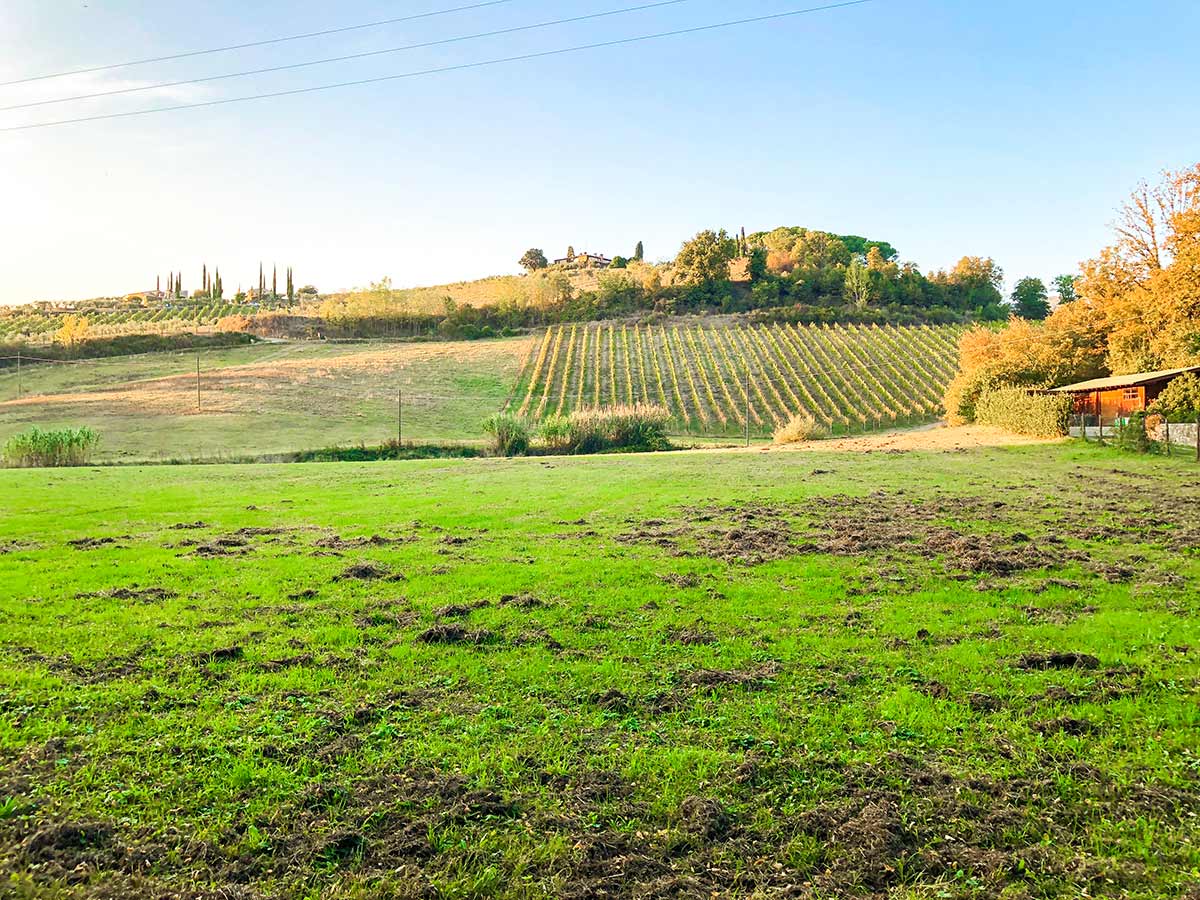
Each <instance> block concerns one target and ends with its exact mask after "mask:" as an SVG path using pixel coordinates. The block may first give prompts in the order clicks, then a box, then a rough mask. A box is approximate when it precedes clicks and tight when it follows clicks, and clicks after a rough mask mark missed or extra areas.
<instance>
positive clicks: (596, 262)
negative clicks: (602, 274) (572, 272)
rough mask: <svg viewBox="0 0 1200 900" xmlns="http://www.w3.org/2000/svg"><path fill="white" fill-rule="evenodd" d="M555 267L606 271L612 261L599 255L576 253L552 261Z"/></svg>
mask: <svg viewBox="0 0 1200 900" xmlns="http://www.w3.org/2000/svg"><path fill="white" fill-rule="evenodd" d="M553 264H554V265H556V266H577V267H578V268H581V269H607V268H608V267H609V266H611V265H612V260H611V259H609V258H608V257H607V256H604V255H603V254H600V253H576V254H575V255H574V256H571V255H567V256H564V257H563V258H562V259H556V260H554V263H553Z"/></svg>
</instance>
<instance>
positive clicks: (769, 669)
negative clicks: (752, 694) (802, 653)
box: [680, 663, 779, 689]
mask: <svg viewBox="0 0 1200 900" xmlns="http://www.w3.org/2000/svg"><path fill="white" fill-rule="evenodd" d="M778 674H779V666H778V665H777V664H775V663H769V664H767V665H764V666H759V667H757V668H754V669H748V670H738V669H695V670H694V671H691V672H688V673H686V674H685V675H683V677H682V678H681V679H680V683H681V684H684V685H686V686H688V687H696V688H714V687H722V686H725V685H735V686H738V687H748V688H753V689H760V688H764V687H767V686H768V685H770V684H771V683H772V682H773V681H774V679H775V677H776V676H777V675H778Z"/></svg>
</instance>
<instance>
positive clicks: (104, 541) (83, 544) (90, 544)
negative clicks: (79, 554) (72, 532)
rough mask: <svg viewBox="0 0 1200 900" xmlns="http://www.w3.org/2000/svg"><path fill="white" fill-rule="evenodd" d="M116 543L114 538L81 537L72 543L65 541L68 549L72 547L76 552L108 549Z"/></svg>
mask: <svg viewBox="0 0 1200 900" xmlns="http://www.w3.org/2000/svg"><path fill="white" fill-rule="evenodd" d="M116 542H117V539H116V538H112V537H100V538H94V537H83V538H77V539H76V540H73V541H67V546H68V547H74V548H75V549H76V550H96V549H98V548H100V547H109V546H112V545H113V544H115V543H116Z"/></svg>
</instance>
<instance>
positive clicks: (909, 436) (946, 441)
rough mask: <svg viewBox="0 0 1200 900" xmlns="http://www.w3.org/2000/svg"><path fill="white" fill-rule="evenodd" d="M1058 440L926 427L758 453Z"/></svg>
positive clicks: (944, 449)
mask: <svg viewBox="0 0 1200 900" xmlns="http://www.w3.org/2000/svg"><path fill="white" fill-rule="evenodd" d="M1057 442H1058V439H1053V438H1051V439H1047V438H1031V437H1025V436H1023V435H1019V434H1012V433H1011V432H1008V431H1004V430H1003V429H1001V428H991V427H988V426H986V425H962V426H956V427H950V426H947V425H935V426H926V427H923V428H914V429H907V430H900V431H885V432H881V433H879V434H869V435H863V436H862V437H847V438H835V439H832V440H825V441H808V442H807V443H802V444H785V445H772V446H771V447H769V448H765V450H759V451H755V452H772V453H776V452H784V453H794V452H798V451H799V452H804V451H808V452H819V453H910V452H934V453H938V452H940V453H959V452H963V451H966V450H978V449H982V448H985V447H1018V446H1026V445H1030V444H1052V443H1057Z"/></svg>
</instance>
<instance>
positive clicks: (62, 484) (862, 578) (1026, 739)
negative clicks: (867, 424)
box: [0, 444, 1200, 900]
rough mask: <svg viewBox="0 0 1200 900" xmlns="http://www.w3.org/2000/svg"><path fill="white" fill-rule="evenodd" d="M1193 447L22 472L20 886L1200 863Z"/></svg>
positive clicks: (527, 884) (8, 629) (16, 571)
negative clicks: (1177, 450) (1158, 451)
mask: <svg viewBox="0 0 1200 900" xmlns="http://www.w3.org/2000/svg"><path fill="white" fill-rule="evenodd" d="M1197 501H1200V475H1198V469H1197V467H1196V466H1195V464H1194V463H1188V462H1184V461H1181V460H1164V459H1162V458H1159V457H1134V456H1122V455H1119V454H1117V453H1116V452H1115V451H1111V450H1106V449H1098V448H1095V447H1092V446H1081V445H1078V444H1057V445H1043V446H1030V447H1023V448H1020V449H1015V448H1014V449H990V450H980V451H973V452H969V453H937V454H933V453H926V454H922V453H908V454H899V453H875V454H845V455H835V454H831V453H816V452H808V453H787V452H775V453H757V452H749V453H731V452H725V453H687V454H663V455H655V456H636V457H634V456H613V457H598V458H573V459H554V458H545V459H530V460H480V461H466V462H448V461H442V462H429V463H407V464H394V463H376V464H366V465H307V466H250V467H235V466H227V467H222V466H208V467H198V468H191V467H171V468H109V469H79V470H57V471H44V470H43V471H4V472H0V507H2V508H3V509H4V511H5V514H4V519H3V531H2V532H0V643H2V645H3V653H2V655H0V894H3V895H5V896H18V897H27V898H49V897H90V898H100V897H106V898H107V897H164V898H165V897H197V898H198V897H210V898H216V897H222V898H267V897H281V898H282V897H287V898H296V897H300V898H318V897H319V898H381V897H382V898H390V897H454V898H459V897H462V898H467V897H503V898H533V897H546V896H557V897H567V898H598V897H631V898H632V897H639V898H641V897H645V898H649V897H656V898H657V897H689V898H690V897H729V898H734V897H736V898H768V897H800V898H806V897H807V898H814V900H816V898H829V897H859V896H864V897H865V896H871V897H878V898H883V897H887V898H908V900H913V898H943V897H949V898H1008V900H1015V898H1052V897H1054V898H1058V897H1061V898H1076V897H1082V896H1088V897H1128V898H1143V900H1150V898H1179V897H1189V898H1194V897H1195V896H1196V893H1195V885H1196V883H1197V878H1198V877H1200V846H1198V844H1197V841H1198V840H1200V822H1198V820H1197V808H1198V806H1197V798H1198V796H1200V794H1198V788H1200V730H1198V728H1197V726H1198V725H1200V707H1198V706H1197V699H1198V697H1197V687H1198V685H1200V678H1198V676H1200V665H1198V664H1197V655H1196V654H1197V648H1198V647H1200V628H1198V627H1197V618H1196V617H1197V612H1198V610H1197V605H1198V600H1197V598H1198V597H1200V592H1198V591H1197V587H1198V584H1200V581H1198V579H1200V560H1198V559H1197V556H1196V552H1195V548H1196V546H1197V544H1198V538H1200V521H1198V519H1197V516H1196V513H1195V509H1196V503H1197Z"/></svg>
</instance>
